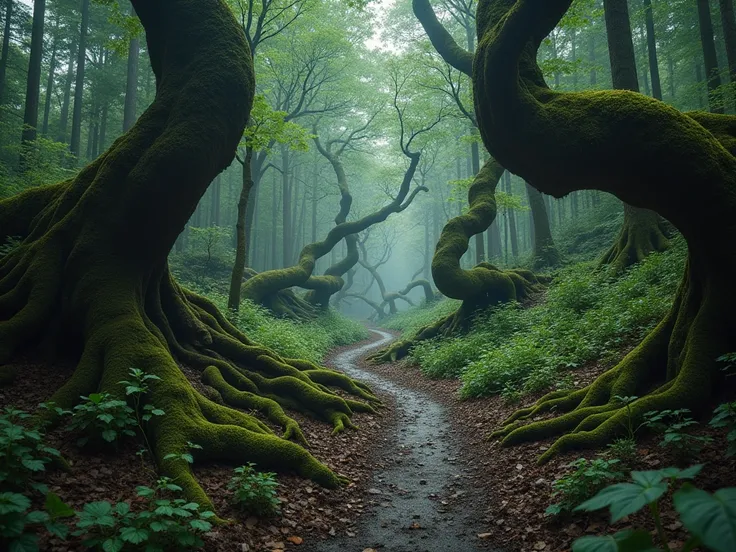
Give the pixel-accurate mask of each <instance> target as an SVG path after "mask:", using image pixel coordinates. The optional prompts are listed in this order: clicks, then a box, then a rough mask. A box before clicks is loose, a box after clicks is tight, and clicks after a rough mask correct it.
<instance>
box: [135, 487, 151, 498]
mask: <svg viewBox="0 0 736 552" xmlns="http://www.w3.org/2000/svg"><path fill="white" fill-rule="evenodd" d="M135 490H136V492H137V493H138V496H142V497H151V496H153V495H154V494H156V493H155V491H154V490H153V489H152V488H150V487H136V488H135Z"/></svg>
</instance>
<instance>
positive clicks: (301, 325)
mask: <svg viewBox="0 0 736 552" xmlns="http://www.w3.org/2000/svg"><path fill="white" fill-rule="evenodd" d="M207 297H208V298H209V299H210V300H212V301H214V303H215V304H216V305H217V307H218V308H219V309H220V310H221V311H222V312H223V313H228V317H229V318H230V321H231V322H233V323H234V324H235V325H236V326H237V327H238V328H239V329H240V330H241V331H243V333H245V334H246V335H247V336H248V337H249V338H251V339H252V340H253V341H255V342H256V343H260V344H261V345H263V346H264V347H268V348H270V349H273V350H274V351H277V352H278V353H279V354H280V355H281V356H283V357H286V358H302V359H305V360H310V361H312V362H315V363H320V362H322V361H323V360H324V357H325V356H326V355H327V353H329V352H330V350H332V349H334V348H335V347H340V346H342V345H349V344H350V343H355V342H356V341H361V340H363V339H367V338H368V336H369V335H370V334H369V332H368V330H367V329H366V328H365V326H363V325H362V324H361V323H360V322H357V321H355V320H351V319H349V318H347V317H345V316H343V315H342V314H340V313H338V312H336V311H334V310H332V309H330V310H329V311H328V312H325V313H324V314H321V315H320V316H319V317H317V318H316V319H315V320H312V321H310V322H296V321H293V320H286V319H282V318H275V317H274V316H272V315H271V313H269V312H268V310H266V309H264V308H263V307H261V306H259V305H256V304H255V303H253V302H251V301H247V300H246V301H242V302H241V303H240V310H239V311H238V312H233V311H228V309H227V296H226V295H224V294H220V293H215V292H210V293H208V294H207Z"/></svg>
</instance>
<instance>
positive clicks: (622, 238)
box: [600, 204, 669, 274]
mask: <svg viewBox="0 0 736 552" xmlns="http://www.w3.org/2000/svg"><path fill="white" fill-rule="evenodd" d="M668 247H669V240H668V239H667V236H666V235H665V228H664V224H663V223H662V218H661V217H660V216H659V215H658V214H657V213H655V212H653V211H648V210H646V209H637V208H636V207H631V206H630V205H626V204H625V205H624V224H623V226H622V227H621V232H620V233H619V235H618V238H617V239H616V242H615V243H614V244H613V245H612V246H611V248H610V249H609V250H608V251H607V252H606V254H605V255H604V256H603V258H602V259H601V261H600V266H602V267H603V266H609V267H610V268H611V270H613V271H614V273H617V274H620V273H622V272H623V271H624V270H626V269H627V268H628V267H630V266H632V265H634V264H637V263H639V262H641V261H643V260H644V259H645V258H646V257H647V256H648V255H649V254H650V253H652V252H654V251H664V250H665V249H667V248H668Z"/></svg>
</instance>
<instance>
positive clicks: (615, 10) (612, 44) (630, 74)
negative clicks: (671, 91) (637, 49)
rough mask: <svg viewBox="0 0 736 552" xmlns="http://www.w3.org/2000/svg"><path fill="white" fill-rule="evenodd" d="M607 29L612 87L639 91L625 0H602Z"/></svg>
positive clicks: (632, 40)
mask: <svg viewBox="0 0 736 552" xmlns="http://www.w3.org/2000/svg"><path fill="white" fill-rule="evenodd" d="M603 5H604V7H605V14H606V30H607V31H608V55H609V56H610V58H611V75H612V77H613V87H614V88H615V89H617V90H633V91H634V92H639V80H638V78H637V75H636V56H635V54H634V39H633V38H632V35H631V20H630V18H629V6H628V2H627V0H603Z"/></svg>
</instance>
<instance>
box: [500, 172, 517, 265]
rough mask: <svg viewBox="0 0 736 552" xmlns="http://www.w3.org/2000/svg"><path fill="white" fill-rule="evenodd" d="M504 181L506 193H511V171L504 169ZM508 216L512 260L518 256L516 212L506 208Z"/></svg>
mask: <svg viewBox="0 0 736 552" xmlns="http://www.w3.org/2000/svg"><path fill="white" fill-rule="evenodd" d="M504 179H505V182H506V193H507V194H509V195H511V173H510V172H509V171H506V175H505V177H504ZM508 218H509V240H510V241H511V255H512V256H513V258H514V261H516V259H518V258H519V238H518V235H517V231H516V213H515V212H514V210H513V209H509V210H508Z"/></svg>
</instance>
